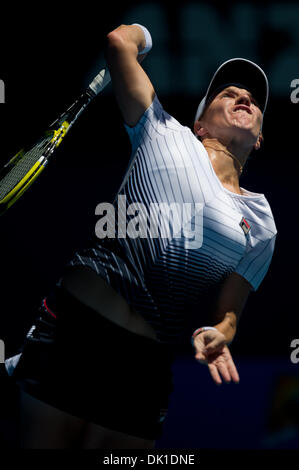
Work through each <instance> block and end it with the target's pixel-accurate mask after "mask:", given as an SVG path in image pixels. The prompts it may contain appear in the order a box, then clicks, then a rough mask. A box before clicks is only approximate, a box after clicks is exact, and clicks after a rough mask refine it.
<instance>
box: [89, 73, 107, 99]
mask: <svg viewBox="0 0 299 470" xmlns="http://www.w3.org/2000/svg"><path fill="white" fill-rule="evenodd" d="M110 81H111V77H110V73H109V70H108V69H107V68H104V69H102V70H101V71H100V72H99V73H98V75H96V77H95V78H94V79H93V81H92V82H91V83H90V84H89V88H91V89H92V91H93V92H94V93H95V94H96V95H97V94H98V93H100V91H102V90H103V89H104V88H105V86H106V85H108V83H109V82H110Z"/></svg>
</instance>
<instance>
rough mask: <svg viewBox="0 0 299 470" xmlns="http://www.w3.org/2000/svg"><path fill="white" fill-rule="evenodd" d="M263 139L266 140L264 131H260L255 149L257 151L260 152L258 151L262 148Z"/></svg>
mask: <svg viewBox="0 0 299 470" xmlns="http://www.w3.org/2000/svg"><path fill="white" fill-rule="evenodd" d="M263 139H264V138H263V134H262V131H260V133H259V136H258V138H257V140H256V143H255V144H254V149H255V150H258V149H259V148H260V146H261V143H262V141H263Z"/></svg>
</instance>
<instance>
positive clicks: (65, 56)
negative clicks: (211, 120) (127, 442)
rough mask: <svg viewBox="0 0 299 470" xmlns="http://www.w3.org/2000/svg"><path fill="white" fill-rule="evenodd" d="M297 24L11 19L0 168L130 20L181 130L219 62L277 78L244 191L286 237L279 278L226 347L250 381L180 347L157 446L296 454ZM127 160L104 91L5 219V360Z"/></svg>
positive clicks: (90, 8) (294, 20) (232, 15)
mask: <svg viewBox="0 0 299 470" xmlns="http://www.w3.org/2000/svg"><path fill="white" fill-rule="evenodd" d="M298 20H299V6H298V5H296V3H286V2H282V1H279V2H278V1H277V2H271V3H270V2H269V3H267V2H266V3H260V2H250V3H249V2H248V3H242V2H230V4H229V6H228V5H224V4H223V5H222V6H221V7H220V6H219V4H218V3H216V2H204V1H202V2H190V1H186V2H184V3H183V2H176V1H173V2H163V3H161V2H130V3H129V4H128V3H125V2H123V3H117V5H115V4H112V2H111V5H110V4H105V6H101V5H100V4H99V2H97V3H93V4H87V3H83V2H78V3H76V4H74V3H69V4H67V3H64V5H60V4H59V5H57V6H55V7H50V6H49V5H46V4H44V5H43V6H42V4H40V7H39V8H37V7H35V8H33V7H32V8H30V5H28V4H26V7H20V6H16V7H11V8H7V9H5V10H4V12H3V18H2V21H3V24H4V25H5V27H4V28H3V29H2V31H1V46H2V47H1V61H0V78H1V79H2V80H3V81H4V83H5V101H6V102H5V104H0V119H1V140H0V142H1V147H0V163H1V165H2V164H4V163H5V162H6V161H7V160H8V159H9V158H11V156H12V155H14V154H15V153H16V152H17V151H18V150H19V149H20V148H22V147H23V145H24V144H25V143H26V142H27V141H29V140H32V139H33V140H34V138H35V137H39V135H40V134H41V133H42V132H43V131H44V130H45V129H46V128H47V126H48V125H49V124H50V123H51V122H52V121H53V120H55V119H56V118H57V117H58V114H59V113H60V112H63V111H64V110H65V108H66V107H67V106H68V105H69V104H71V103H72V101H73V100H74V99H75V98H76V97H77V95H78V94H79V93H80V92H81V91H82V90H83V89H84V88H85V87H86V86H87V85H88V83H89V81H90V80H91V79H92V78H93V76H94V75H95V73H96V72H97V71H98V69H99V68H101V66H102V64H103V50H104V41H105V36H106V34H107V33H108V32H109V31H111V30H112V29H114V28H115V27H117V26H118V25H119V24H121V23H125V24H130V23H135V22H137V23H140V24H144V25H145V26H146V27H147V28H148V29H149V30H150V32H151V34H152V37H153V44H154V46H153V49H152V51H151V53H150V54H149V56H148V57H147V59H146V60H145V61H144V62H143V66H144V68H145V70H146V72H147V73H148V74H149V76H150V78H151V79H152V82H153V84H154V87H155V89H156V92H157V94H158V96H159V99H160V101H161V102H162V104H163V106H164V108H165V109H166V110H167V111H168V112H169V113H170V114H172V115H173V116H174V117H176V119H178V120H179V121H180V122H181V123H183V124H184V125H188V126H191V125H192V121H193V117H194V114H195V111H196V108H197V105H198V102H199V100H200V99H201V98H202V96H203V94H204V92H205V90H206V88H207V85H208V83H209V80H210V79H211V77H212V75H213V73H214V72H215V70H216V67H218V66H219V65H220V64H221V63H222V62H223V61H224V60H227V59H229V58H232V57H245V58H247V59H250V60H253V61H256V62H257V63H258V64H259V65H260V66H261V67H262V68H263V69H264V70H265V72H266V74H267V75H268V78H269V85H270V98H269V104H268V108H267V111H266V114H265V121H264V126H263V133H264V139H265V142H264V145H263V147H262V149H261V150H260V151H259V152H257V153H256V154H255V155H254V156H253V158H252V159H251V160H250V161H249V163H248V165H247V168H246V172H245V173H244V175H243V176H242V179H241V186H243V187H245V188H247V189H249V190H251V191H254V192H260V193H264V194H265V195H266V197H267V199H268V201H269V203H270V206H271V208H272V212H273V215H274V218H275V222H276V226H277V230H278V236H277V241H276V249H275V253H274V257H273V260H272V264H271V267H270V269H269V271H268V273H267V275H266V277H265V279H264V281H263V283H262V284H261V286H260V288H259V289H258V291H257V292H255V293H252V294H251V296H250V298H249V300H248V302H247V305H246V307H245V309H244V312H243V315H242V318H241V320H240V323H239V329H238V333H237V336H236V338H235V340H234V342H233V344H232V346H231V351H232V354H233V357H234V359H235V363H236V365H237V367H238V369H239V372H240V376H241V382H240V385H238V386H236V385H233V384H231V385H222V387H220V388H217V387H216V386H215V385H214V383H212V380H211V378H210V377H209V374H208V372H207V370H206V368H204V367H203V366H199V365H198V364H196V363H195V362H194V360H193V357H192V350H191V349H190V348H189V346H188V347H186V348H185V350H182V351H181V353H180V354H179V355H178V358H177V361H176V363H175V364H174V373H175V382H176V388H175V392H174V394H173V396H172V401H171V406H170V411H169V415H168V418H167V420H166V423H165V435H164V437H163V439H162V440H161V441H160V443H158V445H160V446H164V447H172V448H175V447H176V448H183V447H184V448H187V447H192V446H193V447H198V448H204V447H210V448H218V447H224V448H233V447H235V448H236V447H239V448H244V447H245V448H248V447H249V448H252V447H257V448H263V447H266V448H269V447H270V448H276V447H286V448H289V447H299V445H298V442H299V438H298V426H299V401H298V400H299V385H298V380H299V364H294V363H292V362H291V359H290V355H291V352H292V348H291V347H290V344H291V341H292V340H293V339H295V338H299V316H298V308H297V271H298V256H297V240H298V230H299V224H298V202H299V195H298V162H297V159H298V144H297V135H298V131H297V128H298V112H299V103H298V104H295V103H292V102H291V99H290V95H291V91H292V88H291V87H290V84H291V81H292V80H293V79H296V78H298V79H299V60H298V59H299V28H298V26H297V25H298ZM130 150H131V149H130V144H129V139H128V137H127V135H126V132H125V129H124V127H123V125H122V118H121V115H120V112H119V110H118V107H117V104H116V102H115V98H114V96H113V93H112V88H111V86H110V87H107V88H106V90H105V91H104V92H103V93H102V94H101V95H100V96H99V97H98V98H96V100H95V101H94V102H93V103H92V104H91V105H90V107H89V109H88V111H87V112H86V113H85V114H84V115H82V117H81V118H80V120H79V122H78V123H76V124H75V125H74V127H73V129H72V131H71V132H70V134H69V135H68V136H67V138H66V139H65V142H64V144H63V145H62V146H61V147H60V148H59V150H58V151H57V154H56V158H55V159H54V160H53V161H52V163H51V164H50V165H49V167H48V169H47V171H45V172H44V174H43V175H42V177H41V178H40V179H39V180H38V181H37V182H36V183H34V185H33V187H32V188H31V190H30V191H28V193H26V195H25V196H24V197H23V198H22V199H20V201H18V203H17V204H16V205H15V206H14V207H13V208H12V209H11V210H9V211H8V212H7V213H6V214H5V215H4V216H2V217H1V219H0V234H1V243H0V260H1V284H0V285H1V291H0V292H1V295H0V338H1V339H2V340H3V341H4V342H5V348H6V350H5V354H6V357H9V356H10V355H13V354H15V353H16V352H17V349H18V348H19V347H20V346H21V344H22V341H23V338H24V334H25V333H26V332H27V331H28V329H29V328H30V326H31V324H32V322H33V320H34V318H35V315H36V313H35V312H36V308H37V307H38V306H39V303H40V301H41V299H42V297H43V296H44V295H46V294H47V292H48V291H49V289H50V288H51V287H52V286H53V283H55V282H56V281H57V280H58V278H59V276H60V274H61V271H62V268H63V266H64V264H65V263H66V262H67V261H68V260H69V259H70V257H72V255H73V254H74V251H75V250H76V249H77V248H79V247H81V246H84V243H85V242H86V240H87V238H88V237H89V235H90V233H92V231H93V230H94V226H95V223H96V221H97V218H96V216H95V214H94V210H95V207H96V205H97V204H98V203H99V202H103V201H110V200H111V199H112V198H113V196H114V194H115V192H116V191H117V190H118V187H119V185H120V183H121V180H122V176H123V174H124V172H125V170H126V167H127V164H128V160H129V157H130ZM200 324H201V321H200V318H199V320H198V326H200ZM298 356H299V355H298ZM0 393H1V392H0ZM2 408H3V420H2V428H1V429H2V430H3V438H2V443H4V444H3V447H10V446H14V445H15V437H16V422H17V418H16V416H17V415H16V413H17V411H16V410H17V391H15V390H14V391H11V390H10V389H9V390H8V389H6V388H5V387H4V392H3V399H2ZM215 422H216V423H217V425H216V427H217V431H215V426H214V425H213V424H212V423H215ZM194 423H196V424H194ZM198 423H199V425H198ZM223 427H225V433H224V432H223ZM1 429H0V430H1Z"/></svg>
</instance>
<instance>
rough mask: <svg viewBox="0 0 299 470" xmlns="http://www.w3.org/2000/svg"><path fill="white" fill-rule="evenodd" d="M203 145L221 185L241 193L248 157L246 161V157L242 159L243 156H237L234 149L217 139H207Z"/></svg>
mask: <svg viewBox="0 0 299 470" xmlns="http://www.w3.org/2000/svg"><path fill="white" fill-rule="evenodd" d="M203 145H204V147H205V148H206V149H207V152H208V155H209V158H210V160H211V163H212V165H213V168H214V170H215V172H216V174H217V176H218V178H219V179H220V181H221V183H222V184H223V185H224V186H225V185H227V186H229V187H231V188H233V189H235V190H237V191H238V192H240V193H241V190H240V186H239V177H240V175H241V173H242V170H243V165H244V163H245V161H246V157H245V159H244V156H243V158H242V155H236V152H235V151H234V150H233V149H229V148H228V147H227V146H225V145H223V144H222V143H221V142H219V140H217V139H212V138H206V139H204V140H203ZM243 161H244V163H243Z"/></svg>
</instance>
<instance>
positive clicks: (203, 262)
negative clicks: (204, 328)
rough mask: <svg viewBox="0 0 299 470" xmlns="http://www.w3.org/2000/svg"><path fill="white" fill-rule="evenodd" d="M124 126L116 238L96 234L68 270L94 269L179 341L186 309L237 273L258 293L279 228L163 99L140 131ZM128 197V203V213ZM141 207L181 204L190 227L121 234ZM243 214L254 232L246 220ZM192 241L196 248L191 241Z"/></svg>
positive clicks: (166, 336)
mask: <svg viewBox="0 0 299 470" xmlns="http://www.w3.org/2000/svg"><path fill="white" fill-rule="evenodd" d="M125 128H126V130H127V132H128V135H129V138H130V141H131V145H132V154H131V158H130V162H129V165H128V168H127V171H126V174H125V176H124V179H123V182H122V184H121V186H120V188H119V190H118V192H117V194H116V196H115V199H114V201H113V207H114V208H115V214H116V217H115V218H114V220H116V231H115V237H114V238H111V239H109V238H107V237H106V238H103V239H99V238H98V237H95V238H94V240H93V242H92V244H91V245H90V246H89V247H87V248H86V249H85V250H82V251H81V252H78V253H76V255H75V257H74V259H73V260H72V261H71V262H70V264H71V265H74V264H86V265H89V266H90V267H92V269H94V270H95V271H96V272H97V273H98V274H99V275H101V276H102V277H104V278H105V279H106V281H107V282H109V283H110V284H111V285H112V286H113V287H114V288H115V289H116V290H117V291H118V292H119V293H120V294H121V295H123V296H124V297H125V298H126V300H127V301H128V303H129V304H130V305H132V307H134V308H135V310H137V311H138V312H140V313H141V314H142V315H143V316H144V317H145V318H146V319H147V320H148V321H149V323H150V324H151V325H152V326H153V327H154V328H155V330H156V332H157V335H158V338H159V339H160V340H161V341H162V342H166V343H176V342H177V341H179V338H180V335H181V334H182V332H183V329H184V320H185V318H184V317H185V315H186V311H188V306H189V305H193V306H194V305H200V298H201V294H202V293H204V292H205V291H206V290H207V289H208V288H209V287H210V286H213V285H215V284H218V283H219V282H220V283H221V281H222V280H223V279H225V277H227V276H228V275H229V274H230V273H232V272H236V273H238V274H240V275H241V276H243V277H244V278H245V279H246V280H247V281H248V282H249V283H250V284H251V285H252V287H253V289H254V290H257V288H258V287H259V285H260V284H261V282H262V280H263V278H264V277H265V275H266V273H267V271H268V268H269V265H270V262H271V258H272V255H273V250H274V246H275V238H276V234H277V230H276V226H275V222H274V218H273V215H272V212H271V208H270V206H269V203H268V201H267V199H266V197H265V196H264V194H258V193H253V192H250V191H248V190H245V189H244V188H241V189H242V190H243V194H242V195H240V194H236V193H233V192H231V191H229V190H228V189H226V188H224V186H223V185H222V184H221V182H220V180H219V178H218V177H217V175H216V173H215V171H214V169H213V166H212V164H211V162H210V159H209V156H208V154H207V151H206V149H205V148H204V146H203V145H202V143H201V142H200V141H199V140H198V139H197V138H196V137H195V136H194V134H193V133H192V132H191V130H190V129H189V128H188V127H185V126H183V125H181V124H180V123H179V122H178V121H177V120H176V119H175V118H174V117H172V116H170V115H169V114H168V113H167V112H166V111H165V110H164V109H163V107H162V106H161V103H160V101H159V99H158V97H157V96H155V98H154V100H153V102H152V104H151V106H150V107H149V108H148V109H147V110H146V111H145V113H144V114H143V116H142V117H141V118H140V120H139V122H138V123H137V125H136V126H134V127H129V126H127V125H126V124H125ZM121 197H122V201H125V204H126V205H125V206H121V207H120V205H119V204H118V203H119V201H120V198H121ZM134 203H135V204H136V203H138V204H139V208H140V207H142V208H143V211H144V212H143V215H144V217H146V215H147V216H148V215H149V214H151V213H152V212H151V210H152V208H153V207H154V208H156V207H162V206H161V204H162V205H163V204H164V205H166V206H167V207H173V206H172V204H177V206H176V207H179V208H183V209H182V212H179V214H182V213H184V210H185V208H186V207H187V206H188V207H189V208H191V209H192V208H194V212H192V211H191V212H187V213H186V214H187V216H188V217H186V219H183V222H182V219H181V222H182V223H181V226H179V227H180V228H181V229H182V230H183V229H186V230H185V231H183V232H182V231H181V232H180V236H174V235H175V233H174V230H173V228H174V225H175V224H174V223H173V220H172V225H171V230H170V232H168V236H167V237H165V236H152V237H151V236H148V234H147V236H145V235H143V236H136V235H135V237H132V236H129V235H128V233H127V234H126V235H125V236H123V237H120V236H117V234H119V231H118V230H117V228H118V227H119V220H124V219H128V214H127V212H126V210H127V208H128V207H135V206H132V204H134ZM195 208H197V209H198V217H196V210H195ZM120 212H121V213H120ZM133 212H134V211H133ZM133 212H132V213H133ZM141 212H142V211H141ZM153 213H154V212H153ZM139 214H140V212H139ZM121 218H122V219H121ZM243 218H244V219H245V229H246V227H248V226H249V227H250V230H249V232H248V233H246V230H244V223H243V228H242V226H241V224H240V223H241V220H242V219H243ZM152 220H158V218H157V219H152ZM167 220H170V219H167ZM139 221H141V219H140V220H139ZM148 225H149V223H147V225H146V226H147V227H148ZM139 227H140V225H139ZM169 233H170V236H169ZM159 234H160V235H161V232H159ZM182 234H183V235H182ZM191 235H193V236H194V238H195V239H196V240H197V244H196V243H195V244H193V245H192V243H190V240H191V239H192V238H190V237H191ZM196 235H197V237H196ZM194 238H193V239H194ZM199 310H200V309H199ZM199 316H200V315H199Z"/></svg>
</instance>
